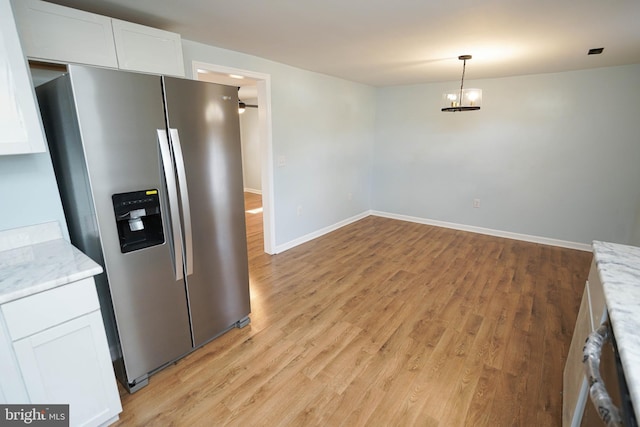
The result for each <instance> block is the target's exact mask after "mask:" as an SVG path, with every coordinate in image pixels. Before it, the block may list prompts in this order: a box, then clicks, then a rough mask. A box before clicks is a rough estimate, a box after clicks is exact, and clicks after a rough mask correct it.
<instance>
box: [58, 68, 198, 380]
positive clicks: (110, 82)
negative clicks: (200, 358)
mask: <svg viewBox="0 0 640 427" xmlns="http://www.w3.org/2000/svg"><path fill="white" fill-rule="evenodd" d="M69 74H70V76H71V81H72V87H73V92H74V95H75V110H76V112H77V118H78V123H79V129H80V133H81V142H82V146H83V149H84V156H85V160H86V169H87V171H88V179H89V182H90V187H91V190H92V194H93V203H94V205H95V215H96V219H97V225H98V234H99V242H100V244H101V246H102V251H103V253H104V263H105V265H104V267H105V271H106V274H107V277H108V283H109V291H110V293H111V298H112V301H113V308H114V312H115V317H116V323H117V328H118V332H119V337H120V342H121V347H122V353H123V357H124V365H125V370H126V375H127V380H128V382H129V383H131V382H132V381H133V380H135V379H137V378H140V377H142V376H145V375H146V374H147V373H149V372H150V371H152V370H154V369H156V368H159V367H161V366H162V365H164V364H166V363H168V362H171V361H173V360H175V359H177V358H178V357H180V356H182V355H183V354H185V353H187V352H189V351H190V350H191V337H190V330H189V321H188V310H187V302H186V293H185V286H184V281H183V280H182V279H179V280H176V274H175V271H174V259H172V245H171V240H172V239H171V236H172V235H173V231H174V230H172V228H171V221H170V213H169V209H167V207H168V201H167V195H166V194H167V193H166V182H165V179H164V175H163V166H162V161H161V153H160V146H159V141H158V131H157V130H158V129H166V127H165V118H164V109H163V100H162V89H161V88H162V86H161V78H160V77H157V76H150V75H144V74H136V73H124V72H120V71H115V70H106V69H98V68H86V67H80V66H70V67H69ZM169 167H171V165H169ZM173 173H174V172H173V170H168V171H167V174H173ZM149 189H150V190H154V189H157V190H158V193H159V196H160V206H161V215H162V225H163V227H164V236H165V242H164V243H163V244H159V245H155V246H151V247H147V248H144V249H140V250H136V251H133V252H128V253H122V252H121V250H120V244H119V238H118V230H117V227H116V219H115V215H114V205H113V202H112V196H113V195H114V194H117V193H127V192H133V191H140V190H149Z"/></svg>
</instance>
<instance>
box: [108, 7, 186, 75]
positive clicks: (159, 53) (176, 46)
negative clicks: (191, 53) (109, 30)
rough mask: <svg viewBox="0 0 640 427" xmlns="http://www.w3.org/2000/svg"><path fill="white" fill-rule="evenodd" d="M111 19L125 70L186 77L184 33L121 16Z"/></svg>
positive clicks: (117, 49)
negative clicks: (182, 34)
mask: <svg viewBox="0 0 640 427" xmlns="http://www.w3.org/2000/svg"><path fill="white" fill-rule="evenodd" d="M111 21H112V26H113V38H114V40H115V42H116V51H117V53H118V64H119V66H120V68H121V69H123V70H131V71H142V72H147V73H155V74H168V75H172V76H180V77H184V62H183V60H182V40H181V38H180V34H176V33H172V32H169V31H163V30H158V29H157V28H150V27H145V26H144V25H139V24H134V23H131V22H126V21H121V20H119V19H112V20H111Z"/></svg>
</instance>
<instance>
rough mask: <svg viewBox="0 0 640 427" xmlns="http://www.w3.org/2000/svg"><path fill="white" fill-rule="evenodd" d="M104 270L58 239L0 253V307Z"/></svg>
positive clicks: (67, 243)
mask: <svg viewBox="0 0 640 427" xmlns="http://www.w3.org/2000/svg"><path fill="white" fill-rule="evenodd" d="M101 272H102V267H101V266H100V265H98V264H97V263H95V262H94V261H93V260H91V258H89V257H88V256H86V255H85V254H83V253H82V252H80V251H79V250H78V249H76V248H75V247H74V246H72V245H71V244H70V243H69V242H67V241H66V240H64V239H61V238H58V239H54V240H48V241H44V242H40V243H35V244H31V245H25V246H21V247H17V248H14V249H8V250H3V251H1V252H0V304H4V303H7V302H9V301H13V300H16V299H18V298H23V297H26V296H29V295H32V294H35V293H38V292H43V291H46V290H49V289H52V288H55V287H58V286H61V285H65V284H67V283H70V282H75V281H77V280H81V279H84V278H87V277H92V276H95V275H96V274H100V273H101Z"/></svg>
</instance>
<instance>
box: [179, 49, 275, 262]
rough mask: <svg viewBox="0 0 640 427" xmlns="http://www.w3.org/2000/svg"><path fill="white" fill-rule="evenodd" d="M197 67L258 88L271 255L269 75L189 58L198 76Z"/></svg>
mask: <svg viewBox="0 0 640 427" xmlns="http://www.w3.org/2000/svg"><path fill="white" fill-rule="evenodd" d="M198 70H206V71H211V72H214V73H222V74H235V75H239V76H243V77H245V78H249V79H253V80H255V81H256V86H257V89H258V105H259V106H260V107H259V108H258V135H259V139H260V159H261V169H262V170H261V175H262V176H261V181H262V209H263V212H262V219H263V233H264V251H265V252H266V253H267V254H269V255H273V254H274V253H275V248H276V231H275V229H276V227H275V210H274V182H273V181H274V180H273V139H272V121H271V120H272V119H271V75H270V74H265V73H259V72H256V71H249V70H243V69H239V68H233V67H226V66H223V65H217V64H210V63H206V62H200V61H192V63H191V72H192V74H191V75H192V78H193V79H194V80H199V79H198Z"/></svg>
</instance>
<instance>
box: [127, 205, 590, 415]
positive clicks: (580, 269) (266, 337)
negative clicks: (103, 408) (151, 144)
mask: <svg viewBox="0 0 640 427" xmlns="http://www.w3.org/2000/svg"><path fill="white" fill-rule="evenodd" d="M259 205H260V197H259V196H256V195H252V194H247V195H246V206H247V209H255V208H256V207H258V206H259ZM260 215H261V214H260V213H256V214H247V224H248V226H249V230H248V243H249V248H250V249H249V253H250V276H251V279H250V280H251V304H252V314H251V319H252V323H251V324H250V325H249V326H247V327H246V328H244V329H234V330H231V331H230V332H228V333H226V334H225V335H223V336H221V337H220V338H218V339H216V340H215V341H213V342H211V343H209V344H207V345H206V346H204V347H203V348H201V349H199V350H197V351H195V352H194V353H192V354H191V355H189V356H187V357H186V358H184V359H182V360H181V361H179V362H178V363H177V364H175V365H173V366H170V367H169V368H167V369H165V370H163V371H161V372H159V373H158V374H156V375H154V376H152V377H151V379H150V383H149V385H148V386H147V387H145V388H144V389H142V390H141V391H139V392H138V393H135V394H133V395H128V394H126V393H124V392H123V393H122V402H123V406H124V412H123V413H122V414H121V421H120V422H119V423H118V424H117V425H123V426H124V425H127V426H128V425H135V426H138V425H140V426H142V425H145V426H147V425H152V426H169V425H176V426H219V425H232V426H280V425H291V426H361V425H371V426H411V425H417V426H440V427H444V426H559V425H560V422H561V409H562V395H561V391H562V371H563V365H564V361H565V357H566V354H567V350H568V347H569V343H570V339H571V334H572V331H573V326H574V322H575V318H576V315H577V311H578V306H579V303H580V296H581V294H582V289H583V287H584V282H585V280H586V278H587V274H588V270H589V263H590V261H591V254H589V253H586V252H580V251H575V250H569V249H560V248H555V247H549V246H544V245H538V244H532V243H524V242H519V241H514V240H508V239H500V238H496V237H490V236H482V235H478V234H472V233H466V232H461V231H454V230H448V229H444V228H437V227H431V226H426V225H419V224H413V223H408V222H403V221H396V220H391V219H385V218H379V217H367V218H365V219H363V220H361V221H358V222H356V223H354V224H351V225H349V226H346V227H343V228H341V229H340V230H337V231H335V232H333V233H330V234H328V235H326V236H323V237H321V238H319V239H316V240H314V241H312V242H308V243H306V244H304V245H301V246H298V247H296V248H293V249H291V250H289V251H286V252H285V253H282V254H279V255H275V256H268V255H265V254H264V253H262V230H261V229H260V230H259V231H258V228H259V227H261V226H262V225H261V219H260Z"/></svg>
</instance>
